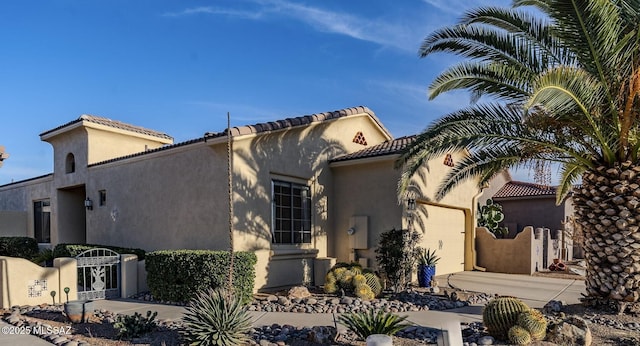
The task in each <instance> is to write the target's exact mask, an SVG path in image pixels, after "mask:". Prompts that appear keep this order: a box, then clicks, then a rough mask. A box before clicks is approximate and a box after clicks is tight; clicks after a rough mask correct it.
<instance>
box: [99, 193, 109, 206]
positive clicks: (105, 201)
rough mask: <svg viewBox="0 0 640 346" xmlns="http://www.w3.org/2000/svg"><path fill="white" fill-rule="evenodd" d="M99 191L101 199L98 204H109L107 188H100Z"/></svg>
mask: <svg viewBox="0 0 640 346" xmlns="http://www.w3.org/2000/svg"><path fill="white" fill-rule="evenodd" d="M98 193H100V200H99V201H98V204H99V205H100V206H101V207H102V206H104V205H107V190H100V191H98Z"/></svg>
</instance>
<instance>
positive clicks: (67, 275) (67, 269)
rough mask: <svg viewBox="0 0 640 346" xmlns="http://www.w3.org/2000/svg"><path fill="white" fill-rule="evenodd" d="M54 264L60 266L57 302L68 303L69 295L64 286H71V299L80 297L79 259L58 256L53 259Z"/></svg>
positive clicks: (56, 266)
mask: <svg viewBox="0 0 640 346" xmlns="http://www.w3.org/2000/svg"><path fill="white" fill-rule="evenodd" d="M53 266H54V267H55V268H58V273H59V279H58V280H59V281H58V287H57V288H56V289H55V290H56V291H57V292H56V293H57V295H56V297H55V300H56V303H66V302H67V295H66V294H65V293H64V288H65V287H69V300H77V299H78V260H76V259H75V258H70V257H58V258H54V259H53Z"/></svg>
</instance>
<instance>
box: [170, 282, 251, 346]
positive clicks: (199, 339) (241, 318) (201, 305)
mask: <svg viewBox="0 0 640 346" xmlns="http://www.w3.org/2000/svg"><path fill="white" fill-rule="evenodd" d="M182 320H183V322H184V325H185V331H184V333H183V335H184V337H185V339H186V340H187V341H188V343H189V344H190V345H200V346H208V345H240V344H243V343H244V342H246V341H247V339H248V332H249V330H250V328H251V321H250V319H249V315H248V314H247V311H246V310H245V309H244V306H243V305H242V301H241V300H240V299H239V298H238V297H236V296H235V295H234V294H233V293H230V292H228V291H226V290H222V289H209V290H207V291H203V292H200V293H199V294H197V295H196V297H195V298H194V299H193V300H192V301H191V302H190V303H189V305H188V306H187V307H186V312H185V313H184V317H183V318H182Z"/></svg>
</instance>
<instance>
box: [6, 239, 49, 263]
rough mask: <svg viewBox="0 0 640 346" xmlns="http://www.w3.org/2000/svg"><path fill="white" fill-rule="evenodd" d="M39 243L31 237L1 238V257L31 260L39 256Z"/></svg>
mask: <svg viewBox="0 0 640 346" xmlns="http://www.w3.org/2000/svg"><path fill="white" fill-rule="evenodd" d="M39 253H40V250H39V249H38V242H37V241H36V240H35V239H34V238H29V237H0V256H8V257H20V258H26V259H28V260H31V259H32V258H34V257H36V256H38V254H39Z"/></svg>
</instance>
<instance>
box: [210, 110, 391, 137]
mask: <svg viewBox="0 0 640 346" xmlns="http://www.w3.org/2000/svg"><path fill="white" fill-rule="evenodd" d="M355 114H368V115H369V116H370V117H371V118H372V119H373V121H375V122H376V123H377V124H378V126H380V128H381V129H382V130H383V131H385V132H386V134H387V135H388V136H389V137H391V134H390V133H389V132H388V131H387V130H386V128H385V127H384V126H383V125H382V123H381V122H380V120H379V119H378V117H376V115H375V113H373V111H372V110H370V109H369V108H367V107H365V106H358V107H351V108H345V109H340V110H336V111H333V112H324V113H316V114H310V115H303V116H299V117H295V118H286V119H282V120H276V121H270V122H266V123H258V124H253V125H245V126H235V127H232V128H231V135H232V136H239V135H248V134H252V133H261V132H269V131H276V130H282V129H285V128H291V127H295V126H304V125H308V124H311V123H315V122H322V121H325V120H331V119H337V118H342V117H346V116H350V115H355ZM226 135H227V131H226V130H224V131H221V132H207V133H205V137H206V138H216V137H222V136H226Z"/></svg>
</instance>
